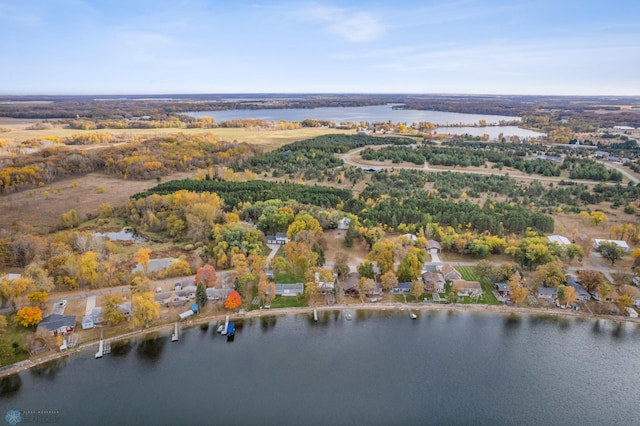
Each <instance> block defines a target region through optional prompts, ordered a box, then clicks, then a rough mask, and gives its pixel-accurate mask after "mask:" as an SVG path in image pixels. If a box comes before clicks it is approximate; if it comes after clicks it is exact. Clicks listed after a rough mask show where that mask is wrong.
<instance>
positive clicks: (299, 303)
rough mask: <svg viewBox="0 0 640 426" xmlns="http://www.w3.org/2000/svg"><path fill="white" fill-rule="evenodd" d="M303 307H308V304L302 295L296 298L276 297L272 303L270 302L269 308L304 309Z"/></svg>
mask: <svg viewBox="0 0 640 426" xmlns="http://www.w3.org/2000/svg"><path fill="white" fill-rule="evenodd" d="M305 306H309V304H308V302H307V297H306V296H304V295H302V296H298V297H291V296H286V297H285V296H276V298H275V299H273V302H271V308H272V309H277V308H301V307H305Z"/></svg>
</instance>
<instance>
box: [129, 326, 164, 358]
mask: <svg viewBox="0 0 640 426" xmlns="http://www.w3.org/2000/svg"><path fill="white" fill-rule="evenodd" d="M166 340H167V339H165V338H163V337H161V336H159V335H158V334H157V333H154V334H153V335H150V336H148V337H147V338H145V339H144V340H142V341H141V342H139V343H138V347H137V349H136V354H137V355H138V357H139V358H140V359H143V360H145V361H153V362H155V361H158V360H159V359H160V357H161V356H162V352H163V351H164V344H165V342H166Z"/></svg>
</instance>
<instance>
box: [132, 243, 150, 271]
mask: <svg viewBox="0 0 640 426" xmlns="http://www.w3.org/2000/svg"><path fill="white" fill-rule="evenodd" d="M150 254H151V249H150V248H149V247H142V248H140V249H139V250H138V251H137V252H136V254H134V255H133V260H135V261H136V262H138V263H139V264H140V266H142V270H143V272H144V273H145V275H146V274H147V272H148V271H149V260H150V257H149V255H150Z"/></svg>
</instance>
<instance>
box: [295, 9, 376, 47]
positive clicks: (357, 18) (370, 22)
mask: <svg viewBox="0 0 640 426" xmlns="http://www.w3.org/2000/svg"><path fill="white" fill-rule="evenodd" d="M295 15H297V16H302V17H304V18H306V19H310V20H312V21H316V22H320V23H322V24H323V25H324V28H325V29H326V30H328V31H330V32H332V33H334V34H336V35H338V36H339V37H341V38H343V39H345V40H346V41H349V42H352V43H363V42H369V41H374V40H377V39H378V38H379V37H380V36H381V35H382V34H384V33H385V31H386V30H387V25H386V24H384V23H383V22H381V21H380V20H379V19H378V18H377V17H376V16H374V15H373V14H371V13H368V12H355V13H351V12H350V11H347V10H345V9H340V8H334V7H326V6H319V5H314V6H311V7H307V8H304V9H299V10H297V11H296V12H295Z"/></svg>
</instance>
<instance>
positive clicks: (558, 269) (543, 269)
mask: <svg viewBox="0 0 640 426" xmlns="http://www.w3.org/2000/svg"><path fill="white" fill-rule="evenodd" d="M565 275H566V270H565V268H564V266H563V265H562V263H561V262H559V261H557V260H556V261H553V262H549V263H545V264H544V265H540V266H538V267H537V268H536V272H534V274H533V285H534V286H535V287H538V286H540V285H543V286H545V287H555V288H557V287H558V286H559V285H560V284H563V283H564V282H565V280H566V279H565ZM534 290H535V289H534Z"/></svg>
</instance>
